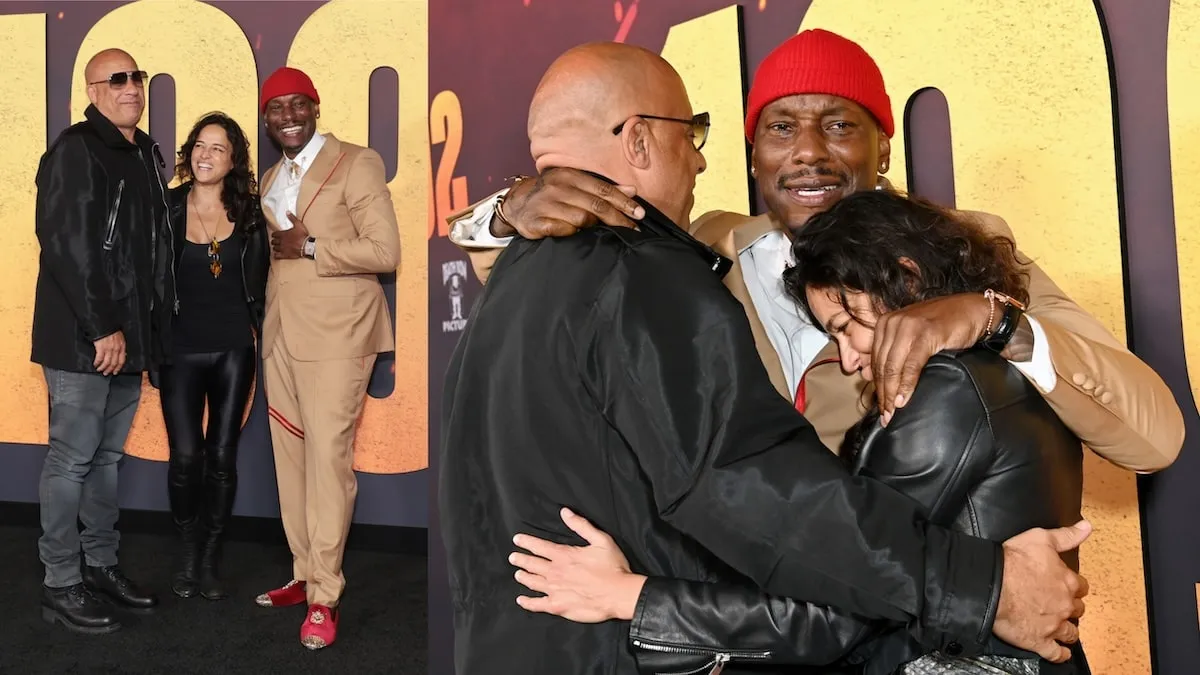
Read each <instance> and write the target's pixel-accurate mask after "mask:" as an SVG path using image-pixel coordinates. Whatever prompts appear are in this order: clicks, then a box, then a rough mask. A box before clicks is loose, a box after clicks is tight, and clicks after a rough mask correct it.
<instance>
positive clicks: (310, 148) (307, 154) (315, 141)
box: [283, 131, 325, 171]
mask: <svg viewBox="0 0 1200 675" xmlns="http://www.w3.org/2000/svg"><path fill="white" fill-rule="evenodd" d="M324 145H325V137H324V136H322V135H321V133H320V132H318V131H314V132H313V137H312V138H310V139H308V143H306V144H305V145H304V147H303V148H302V149H301V150H300V152H299V153H297V154H296V157H295V159H289V158H288V156H287V155H284V156H283V165H284V167H285V168H288V167H290V165H291V164H295V165H297V166H299V167H300V170H301V171H307V170H308V168H309V167H310V166H312V163H313V160H314V159H316V157H317V153H319V152H321V148H322V147H324Z"/></svg>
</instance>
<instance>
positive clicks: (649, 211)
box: [584, 171, 733, 279]
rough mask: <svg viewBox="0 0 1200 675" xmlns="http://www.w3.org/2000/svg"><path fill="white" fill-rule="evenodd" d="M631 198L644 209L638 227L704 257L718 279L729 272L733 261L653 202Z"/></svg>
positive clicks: (609, 180) (610, 181)
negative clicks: (680, 225)
mask: <svg viewBox="0 0 1200 675" xmlns="http://www.w3.org/2000/svg"><path fill="white" fill-rule="evenodd" d="M584 173H587V174H590V175H592V176H595V177H596V178H599V179H600V180H602V181H605V182H608V183H612V184H613V185H616V181H614V180H611V179H610V178H608V177H606V176H601V175H600V174H598V173H593V172H591V171H584ZM633 199H634V201H636V202H637V203H638V204H641V205H642V208H644V209H645V210H646V215H645V217H644V218H642V219H641V220H639V221H637V223H638V227H639V229H641V230H642V231H644V232H652V233H654V234H656V235H659V236H664V237H669V238H672V239H676V240H678V241H680V242H682V243H683V244H684V245H685V246H687V247H688V248H690V249H692V250H693V251H695V252H696V254H697V255H699V256H700V257H702V258H704V260H705V262H707V263H708V266H709V269H711V270H712V271H713V272H716V274H717V278H718V279H723V278H724V277H725V275H726V274H727V273H728V272H729V270H730V268H732V267H733V261H732V260H731V259H729V258H726V257H725V256H723V255H721V254H720V253H717V252H716V251H714V250H713V249H712V247H710V246H708V245H707V244H704V243H702V242H700V241H699V240H698V239H696V238H695V237H693V236H692V235H690V234H688V233H687V231H686V230H684V229H683V228H681V227H679V225H676V224H675V221H673V220H671V219H670V218H668V217H667V216H666V214H664V213H663V212H662V211H659V210H658V209H657V208H655V207H654V205H653V204H651V203H650V202H648V201H646V200H645V199H642V198H641V197H639V196H636V195H635V196H634V198H633Z"/></svg>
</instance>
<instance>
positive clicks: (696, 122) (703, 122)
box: [612, 112, 711, 151]
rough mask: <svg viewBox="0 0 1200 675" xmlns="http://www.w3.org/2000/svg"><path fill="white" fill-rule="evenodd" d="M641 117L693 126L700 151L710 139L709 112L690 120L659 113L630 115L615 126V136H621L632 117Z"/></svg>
mask: <svg viewBox="0 0 1200 675" xmlns="http://www.w3.org/2000/svg"><path fill="white" fill-rule="evenodd" d="M634 117H641V118H642V119H647V120H662V121H663V122H679V123H680V124H687V125H689V126H691V127H692V145H693V146H694V147H695V148H696V150H697V151H699V150H700V149H701V148H703V147H704V142H705V141H707V140H708V128H709V126H711V123H710V122H709V120H708V113H706V112H702V113H699V114H696V115H693V116H692V119H690V120H684V119H679V118H678V117H659V116H658V115H630V116H629V117H628V118H626V119H625V121H624V122H621V123H620V124H618V125H617V126H615V127H613V130H612V132H613V136H620V135H621V130H622V129H624V128H625V125H626V124H628V123H629V120H630V119H633V118H634Z"/></svg>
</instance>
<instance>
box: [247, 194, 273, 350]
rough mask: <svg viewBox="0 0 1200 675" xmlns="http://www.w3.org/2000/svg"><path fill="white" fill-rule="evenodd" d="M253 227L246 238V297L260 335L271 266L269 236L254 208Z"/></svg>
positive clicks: (251, 316) (258, 211)
mask: <svg viewBox="0 0 1200 675" xmlns="http://www.w3.org/2000/svg"><path fill="white" fill-rule="evenodd" d="M254 219H255V221H254V226H253V229H252V230H251V231H250V236H248V237H247V238H246V246H247V250H246V270H245V273H246V289H245V290H246V297H247V299H248V301H249V303H250V318H251V319H252V320H253V321H254V327H255V329H256V330H257V331H258V332H259V333H262V324H263V316H264V315H265V314H266V307H267V273H268V270H269V269H270V266H271V245H270V242H269V241H268V237H269V236H270V234H269V232H268V231H267V221H266V218H264V217H263V215H262V209H261V208H259V207H258V206H257V205H256V206H255V208H254Z"/></svg>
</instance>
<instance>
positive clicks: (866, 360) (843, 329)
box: [805, 286, 879, 382]
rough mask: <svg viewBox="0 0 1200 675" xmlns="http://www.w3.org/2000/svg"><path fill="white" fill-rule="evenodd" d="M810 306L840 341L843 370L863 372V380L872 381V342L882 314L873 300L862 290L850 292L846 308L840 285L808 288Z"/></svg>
mask: <svg viewBox="0 0 1200 675" xmlns="http://www.w3.org/2000/svg"><path fill="white" fill-rule="evenodd" d="M805 294H806V295H807V296H808V306H809V307H810V308H812V313H813V315H814V316H816V318H817V321H820V322H821V326H822V327H824V328H825V330H826V331H828V332H829V335H830V336H832V337H833V339H835V340H837V345H838V355H839V356H841V358H842V369H843V370H845V371H846V372H848V373H853V372H854V371H856V370H857V371H859V372H861V373H862V376H863V379H864V380H867V381H868V382H870V381H871V378H872V377H873V374H872V373H871V344H872V342H873V341H874V339H875V328H874V326H875V322H876V321H877V320H878V319H879V314H878V313H877V312H876V311H875V307H874V305H872V303H871V299H870V298H869V297H868V296H867V294H866V293H863V292H861V291H851V290H847V291H846V302H847V304H848V305H849V306H848V307H844V306H843V305H842V299H841V298H840V297H839V295H838V289H836V288H814V287H812V286H809V287H808V288H806V289H805Z"/></svg>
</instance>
